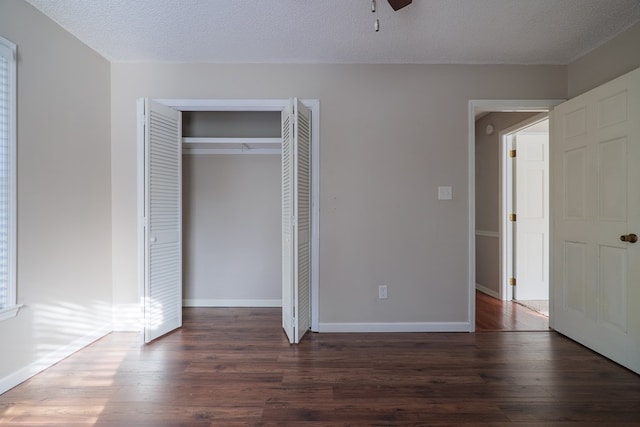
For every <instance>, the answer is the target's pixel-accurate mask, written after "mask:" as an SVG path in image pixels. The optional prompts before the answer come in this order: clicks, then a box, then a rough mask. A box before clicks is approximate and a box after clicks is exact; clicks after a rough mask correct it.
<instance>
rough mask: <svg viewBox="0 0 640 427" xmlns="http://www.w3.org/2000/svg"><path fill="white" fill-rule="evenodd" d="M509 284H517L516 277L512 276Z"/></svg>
mask: <svg viewBox="0 0 640 427" xmlns="http://www.w3.org/2000/svg"><path fill="white" fill-rule="evenodd" d="M509 285H511V286H515V285H516V278H515V277H510V278H509Z"/></svg>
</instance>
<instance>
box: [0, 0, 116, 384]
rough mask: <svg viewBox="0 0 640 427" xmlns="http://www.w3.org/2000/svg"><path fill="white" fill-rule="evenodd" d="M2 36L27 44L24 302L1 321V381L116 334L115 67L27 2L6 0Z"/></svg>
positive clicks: (21, 155) (21, 51) (21, 199)
mask: <svg viewBox="0 0 640 427" xmlns="http://www.w3.org/2000/svg"><path fill="white" fill-rule="evenodd" d="M0 35H2V36H3V37H5V38H7V39H9V40H12V41H13V42H15V43H16V44H17V45H18V92H17V93H18V271H17V276H18V302H19V303H21V304H24V308H23V309H22V310H21V311H20V312H19V313H18V316H17V317H15V318H12V319H10V320H6V321H2V322H0V342H2V343H3V344H2V350H1V351H0V388H1V386H2V385H3V384H6V383H7V382H9V383H10V382H11V380H10V379H9V380H7V375H9V374H15V375H14V376H13V377H12V378H13V379H15V378H18V377H20V376H21V375H23V374H25V373H26V372H28V371H29V369H30V368H29V366H30V365H31V364H34V363H36V362H38V361H43V360H48V358H49V357H53V356H52V355H57V356H58V357H59V356H60V355H62V354H64V353H65V352H66V351H68V350H69V349H70V348H74V346H75V345H76V344H78V343H80V342H84V341H85V340H93V339H95V338H96V337H97V336H99V335H100V334H103V333H105V332H107V331H109V330H110V329H111V320H112V319H111V302H112V300H111V294H112V285H111V181H110V173H111V172H110V167H111V165H110V156H111V153H110V148H109V147H110V142H111V141H110V110H109V103H110V100H109V99H110V94H109V87H110V65H109V63H108V62H107V61H106V60H105V59H103V58H102V57H101V56H99V55H98V54H96V53H95V52H94V51H93V50H91V49H89V48H87V47H86V46H85V45H84V44H82V43H80V42H79V41H78V40H77V39H76V38H74V37H73V36H71V35H70V34H69V33H67V32H66V31H64V30H62V29H61V28H60V27H59V26H58V25H56V24H54V23H53V22H52V21H51V20H49V19H48V18H45V17H44V16H43V15H42V14H41V13H40V12H38V11H36V9H34V8H33V7H31V6H30V5H29V4H27V3H26V2H24V1H21V0H3V1H1V2H0ZM54 359H55V357H54ZM3 381H4V383H3Z"/></svg>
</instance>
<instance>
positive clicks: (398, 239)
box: [112, 64, 567, 326]
mask: <svg viewBox="0 0 640 427" xmlns="http://www.w3.org/2000/svg"><path fill="white" fill-rule="evenodd" d="M566 90H567V87H566V67H564V66H490V65H477V66H470V65H461V66H456V65H317V64H316V65H248V64H247V65H215V64H113V65H112V171H113V173H112V186H113V255H114V258H113V265H114V270H113V271H114V277H113V279H114V300H115V303H116V305H120V304H124V305H127V304H135V303H136V302H137V301H138V288H137V284H136V278H137V273H136V260H137V252H136V193H135V182H136V165H135V158H136V150H135V147H136V143H135V135H136V130H135V129H136V114H135V105H136V104H135V99H136V98H137V97H143V96H148V97H158V98H287V97H292V96H298V97H302V98H317V99H320V102H321V104H320V108H321V123H320V139H321V148H320V150H321V153H320V165H321V166H320V271H319V274H320V301H319V302H320V313H319V315H320V322H321V324H323V323H336V322H337V323H353V322H383V323H387V322H388V323H393V322H468V321H469V319H468V313H467V307H468V265H469V259H468V255H467V254H468V244H469V242H468V218H467V217H468V185H467V182H468V168H467V159H468V155H467V147H468V129H467V125H466V123H467V120H468V117H467V114H468V102H469V100H470V99H491V98H497V99H505V98H515V99H529V98H542V99H545V98H563V97H564V96H565V95H566ZM439 185H451V186H452V187H453V200H451V201H438V200H437V187H438V186H439ZM381 284H386V285H388V286H389V299H388V300H384V301H380V300H378V299H377V287H378V285H381ZM321 326H322V325H321Z"/></svg>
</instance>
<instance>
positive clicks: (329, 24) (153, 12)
mask: <svg viewBox="0 0 640 427" xmlns="http://www.w3.org/2000/svg"><path fill="white" fill-rule="evenodd" d="M27 1H28V2H29V3H31V4H33V5H34V6H35V7H36V8H38V9H40V10H41V11H42V12H44V13H45V14H46V15H48V16H49V17H51V18H52V19H53V20H54V21H56V22H57V23H59V24H60V25H61V26H62V27H64V28H66V29H67V30H68V31H69V32H71V33H72V34H74V35H75V36H76V37H78V38H79V39H80V40H82V41H83V42H85V43H86V44H87V45H89V46H91V47H92V48H93V49H95V50H96V51H98V52H99V53H100V54H102V55H103V56H104V57H106V58H107V59H109V60H111V61H114V62H147V61H151V62H216V63H237V62H239V63H431V64H433V63H443V64H446V63H458V64H470V63H492V64H502V63H505V64H566V63H568V62H570V61H571V60H573V59H575V58H576V57H578V56H580V55H582V54H584V53H586V52H588V51H590V50H591V49H593V48H595V47H597V46H598V45H600V44H602V43H603V42H605V41H607V40H609V39H611V38H612V37H614V36H615V35H616V34H618V33H620V32H621V31H623V30H625V29H626V28H628V27H630V26H631V25H633V24H634V23H635V22H638V21H639V20H640V0H414V2H413V4H411V5H410V6H408V7H406V8H404V9H402V10H400V11H398V12H394V11H393V10H392V9H391V7H390V6H389V5H388V3H387V2H386V0H378V12H377V16H378V18H379V19H380V27H381V29H380V32H378V33H376V32H374V29H373V23H374V20H375V16H374V14H373V13H372V12H371V9H370V5H371V0H340V1H339V0H27Z"/></svg>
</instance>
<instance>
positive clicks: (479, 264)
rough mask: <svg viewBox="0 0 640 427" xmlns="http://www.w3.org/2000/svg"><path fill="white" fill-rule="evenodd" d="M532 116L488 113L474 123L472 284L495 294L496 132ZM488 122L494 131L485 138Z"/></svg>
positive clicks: (497, 228) (497, 253) (497, 277)
mask: <svg viewBox="0 0 640 427" xmlns="http://www.w3.org/2000/svg"><path fill="white" fill-rule="evenodd" d="M536 114H538V113H490V114H488V115H486V116H484V117H482V118H480V119H478V120H476V128H475V134H476V232H480V235H476V283H477V284H478V285H481V286H482V287H484V288H486V289H488V290H489V291H491V292H494V293H495V294H497V293H498V292H499V291H500V239H499V237H498V234H497V233H498V232H499V231H500V200H499V195H500V190H499V188H500V187H499V186H500V161H499V155H500V132H501V131H503V130H504V129H507V128H509V127H511V126H513V125H515V124H517V123H520V122H522V121H523V120H526V119H527V118H529V117H532V116H535V115H536ZM490 123H491V124H492V125H493V127H494V131H493V133H492V134H491V135H487V133H486V127H487V125H488V124H490ZM489 233H491V235H490V236H489V235H487V234H489ZM483 234H485V235H483Z"/></svg>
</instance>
